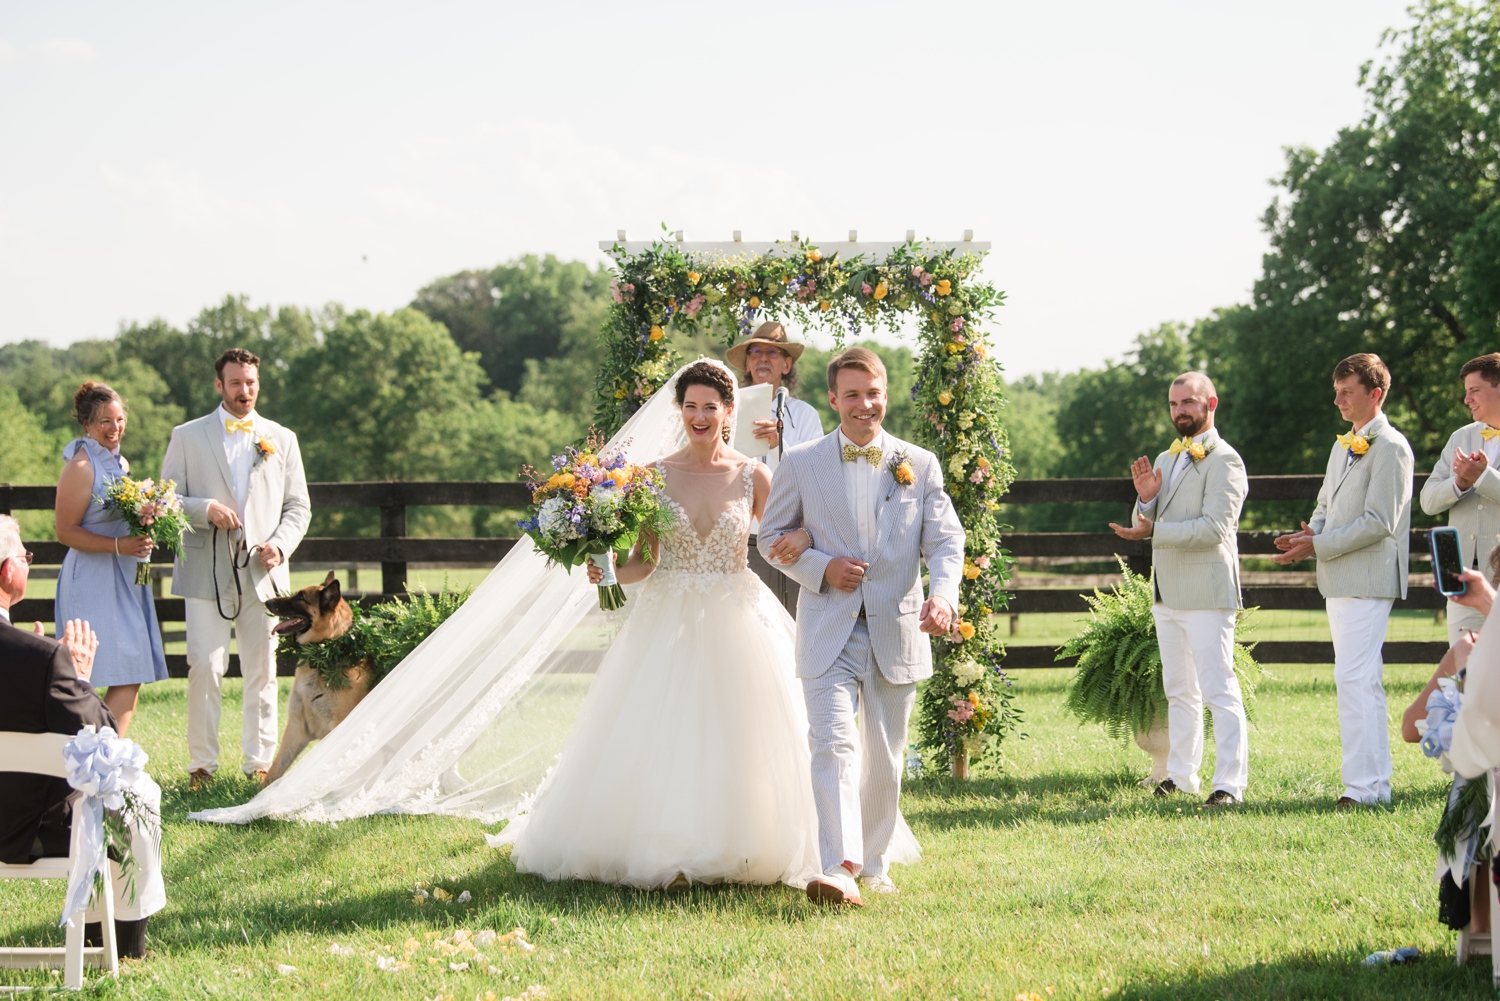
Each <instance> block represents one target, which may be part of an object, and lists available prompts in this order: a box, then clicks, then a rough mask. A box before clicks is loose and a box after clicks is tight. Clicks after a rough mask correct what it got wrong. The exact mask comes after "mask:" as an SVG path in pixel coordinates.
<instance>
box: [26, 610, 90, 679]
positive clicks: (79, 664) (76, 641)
mask: <svg viewBox="0 0 1500 1001" xmlns="http://www.w3.org/2000/svg"><path fill="white" fill-rule="evenodd" d="M41 625H42V624H41V623H40V622H38V623H37V629H38V631H40V629H41ZM58 641H59V642H60V643H62V645H63V646H64V647H66V648H67V650H68V655H69V656H71V657H72V658H73V670H74V671H75V672H76V673H77V675H78V680H79V681H87V680H89V677H90V676H91V675H92V674H93V673H94V654H95V653H97V652H98V650H99V636H98V634H97V633H95V632H94V631H93V630H92V629H90V628H89V624H88V623H87V622H85V621H83V620H82V619H69V620H68V621H67V622H66V623H64V625H63V631H62V635H61V636H60V637H58Z"/></svg>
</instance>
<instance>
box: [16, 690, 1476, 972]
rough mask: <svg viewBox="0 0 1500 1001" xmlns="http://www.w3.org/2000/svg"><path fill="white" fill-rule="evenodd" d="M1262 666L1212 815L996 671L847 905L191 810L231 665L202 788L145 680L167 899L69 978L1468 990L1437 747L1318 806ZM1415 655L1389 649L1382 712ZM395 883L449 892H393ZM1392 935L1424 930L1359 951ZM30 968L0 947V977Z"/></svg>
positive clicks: (40, 911)
mask: <svg viewBox="0 0 1500 1001" xmlns="http://www.w3.org/2000/svg"><path fill="white" fill-rule="evenodd" d="M1272 671H1273V672H1274V675H1275V677H1274V678H1272V679H1268V680H1267V681H1266V682H1265V684H1264V686H1263V687H1262V689H1261V705H1260V709H1261V712H1260V720H1261V722H1260V725H1259V728H1258V729H1255V730H1253V731H1252V733H1251V740H1252V747H1251V749H1252V757H1251V787H1250V790H1249V793H1248V800H1249V802H1248V803H1247V804H1246V805H1245V806H1243V807H1241V808H1238V809H1233V810H1229V811H1226V812H1220V813H1213V814H1209V813H1205V812H1202V811H1200V810H1199V809H1198V808H1197V807H1198V802H1199V800H1198V799H1196V798H1189V797H1186V796H1180V797H1175V798H1173V799H1170V800H1153V799H1152V798H1151V797H1150V796H1149V795H1147V794H1146V793H1145V792H1144V791H1143V790H1141V789H1139V788H1137V786H1136V784H1135V780H1136V779H1137V778H1139V777H1140V775H1142V774H1144V771H1145V765H1146V758H1145V756H1144V755H1143V754H1141V753H1140V752H1139V751H1137V750H1135V749H1134V748H1133V747H1131V748H1125V747H1122V746H1121V745H1119V744H1117V743H1113V742H1111V741H1109V740H1108V739H1107V738H1105V737H1104V735H1103V734H1102V733H1101V732H1100V731H1099V730H1098V729H1097V728H1096V727H1089V728H1083V727H1080V726H1078V725H1077V724H1076V723H1075V722H1073V721H1072V720H1071V719H1070V718H1069V717H1067V716H1065V715H1064V713H1063V711H1062V708H1061V701H1062V694H1063V691H1064V687H1065V685H1066V681H1067V672H1066V671H1060V670H1047V671H1026V672H1022V673H1021V677H1020V680H1019V681H1018V682H1017V686H1018V688H1019V689H1020V692H1021V704H1022V705H1023V706H1024V707H1025V709H1026V712H1027V722H1026V727H1025V729H1026V730H1027V731H1028V733H1029V734H1030V736H1029V737H1028V738H1027V739H1025V740H1017V741H1014V742H1012V743H1010V744H1009V745H1008V746H1007V747H1006V751H1005V761H1004V765H1003V768H999V769H997V768H994V767H992V766H985V767H982V768H981V769H980V770H979V776H978V778H976V779H975V780H974V781H971V782H968V783H960V782H956V781H954V780H951V779H948V778H944V777H932V778H927V779H922V780H918V781H914V782H912V783H910V784H909V785H908V787H907V792H906V796H905V799H904V808H905V810H906V813H907V816H908V818H910V821H911V825H912V827H913V829H914V830H915V831H916V833H917V835H918V837H919V838H920V839H921V841H922V844H923V848H924V850H925V853H926V857H925V859H924V860H923V861H922V862H921V863H920V864H918V865H915V866H912V867H909V868H908V867H898V868H897V869H896V870H895V873H894V876H895V879H896V881H897V883H898V884H899V885H900V887H901V891H902V892H901V894H900V895H899V896H896V897H891V898H873V899H871V900H870V901H869V902H868V903H867V905H866V906H865V907H864V909H863V910H860V911H828V910H819V909H815V908H813V907H812V906H811V905H809V904H808V902H807V900H806V898H805V897H804V896H803V895H802V894H800V893H798V892H796V891H794V890H792V889H790V888H787V887H756V888H733V887H717V888H706V889H698V890H692V891H689V892H687V893H684V894H681V895H674V896H667V895H665V894H661V893H640V892H635V891H623V890H618V889H614V888H610V887H605V886H598V885H592V884H576V883H574V884H548V883H545V882H543V881H541V880H539V879H537V878H534V877H531V876H522V875H518V874H517V873H516V872H515V869H514V868H513V866H512V865H511V863H510V860H509V858H508V855H507V853H506V851H505V850H502V851H493V850H491V849H489V848H487V847H486V845H485V843H484V839H483V838H482V837H481V828H480V827H479V825H477V824H475V823H473V822H469V821H463V820H454V819H448V818H439V817H371V818H368V819H364V820H360V821H355V822H346V823H343V824H340V825H338V826H337V827H325V826H317V825H297V824H282V823H273V822H260V823H257V824H255V825H252V826H250V827H245V828H238V827H229V828H224V827H216V826H211V825H199V824H191V823H188V822H186V821H185V820H184V817H185V815H186V814H187V812H188V811H189V810H191V809H198V808H202V807H206V806H210V805H216V804H223V803H232V802H238V801H241V800H243V799H245V798H248V796H249V795H250V792H251V788H250V786H249V785H248V784H246V783H244V782H242V781H240V780H239V779H238V778H237V777H236V776H237V775H238V771H239V768H238V749H237V748H238V727H239V713H238V699H239V689H238V683H237V682H234V681H231V682H227V683H226V703H227V704H226V706H225V712H224V733H223V742H224V745H225V748H226V749H227V751H228V753H227V754H226V760H225V763H224V770H223V771H222V772H221V773H220V774H221V775H222V776H225V778H222V779H221V780H220V781H219V783H218V784H217V785H215V786H214V787H212V788H211V789H210V790H208V791H205V792H203V793H189V792H187V788H186V781H185V776H184V775H183V774H182V772H183V768H184V766H185V763H186V749H185V742H184V739H183V728H184V715H185V702H184V694H185V684H186V683H185V682H182V681H169V682H163V683H161V684H158V685H154V686H148V687H147V688H146V689H145V690H144V692H143V698H142V705H141V708H140V711H139V713H138V714H137V717H136V720H137V722H136V729H135V730H134V732H133V733H132V736H134V737H135V738H137V739H138V740H139V741H140V742H141V743H142V744H143V745H144V746H145V748H146V749H147V751H149V752H150V754H151V756H152V766H151V767H152V771H153V773H154V774H155V776H156V777H157V779H158V780H159V781H160V782H161V784H162V785H163V786H164V787H165V789H166V799H165V804H164V805H165V810H166V813H167V821H168V822H167V827H166V843H165V855H166V866H167V892H168V896H169V900H170V902H169V904H168V906H167V909H166V910H165V911H163V912H162V913H161V914H159V915H157V916H156V917H155V918H153V919H152V922H151V926H150V939H149V948H150V950H151V953H150V956H149V958H147V959H146V960H144V961H141V962H129V963H126V964H125V966H124V970H123V972H122V975H121V978H120V980H119V982H118V983H117V984H109V983H104V984H102V985H100V986H97V987H95V988H94V990H96V991H97V992H98V993H99V994H101V995H108V996H111V997H144V998H195V999H197V998H256V999H261V998H306V997H362V998H363V997H369V998H401V999H409V1001H417V999H431V998H433V997H434V996H451V997H452V998H455V999H462V1001H467V999H468V998H471V997H475V996H476V995H477V996H479V997H481V998H482V997H484V996H485V992H487V991H493V992H494V995H495V996H496V997H504V996H505V995H507V994H509V995H511V996H519V995H520V994H521V993H522V991H523V990H524V989H525V988H527V987H528V986H529V985H532V984H538V985H542V986H543V987H544V988H545V991H546V996H547V997H548V998H602V997H619V998H635V997H643V998H644V997H652V998H654V997H668V998H719V999H725V998H786V997H790V998H884V997H891V998H935V999H946V998H999V999H1004V1001H1010V999H1012V998H1014V997H1016V995H1017V994H1018V993H1023V992H1034V993H1035V994H1037V995H1039V996H1040V997H1042V998H1049V997H1050V998H1104V997H1108V998H1161V999H1176V998H1204V999H1217V998H1332V997H1350V998H1356V997H1357V998H1402V999H1405V998H1417V997H1445V998H1486V997H1490V996H1492V991H1491V990H1490V988H1489V961H1488V959H1487V958H1486V959H1480V960H1478V961H1477V962H1476V963H1474V964H1473V965H1471V966H1470V967H1468V968H1465V969H1458V968H1455V967H1454V965H1453V945H1454V935H1453V933H1452V932H1449V931H1447V930H1446V929H1444V928H1443V927H1441V926H1440V925H1439V924H1438V923H1437V920H1436V911H1437V904H1436V891H1435V888H1434V887H1433V885H1432V871H1433V862H1434V854H1435V849H1434V846H1433V844H1432V839H1431V833H1432V830H1433V828H1434V825H1435V824H1436V822H1437V818H1438V812H1439V802H1440V800H1441V799H1442V797H1443V795H1444V792H1445V789H1446V784H1445V783H1444V781H1443V779H1442V776H1441V774H1440V773H1439V771H1438V769H1437V768H1436V767H1435V766H1434V765H1433V764H1432V763H1430V762H1428V761H1427V760H1426V759H1424V758H1423V757H1422V756H1421V754H1420V752H1419V751H1418V750H1417V749H1416V748H1414V747H1411V746H1408V745H1404V744H1396V745H1395V758H1396V778H1395V788H1396V798H1395V802H1394V803H1393V804H1392V805H1391V806H1390V807H1389V808H1379V809H1365V810H1360V811H1357V812H1355V813H1352V814H1341V813H1335V812H1334V811H1333V810H1332V805H1333V801H1334V799H1335V798H1336V797H1337V796H1338V794H1339V792H1340V785H1339V781H1338V765H1339V749H1338V748H1339V745H1338V734H1337V724H1336V718H1335V709H1334V692H1333V686H1332V682H1331V680H1330V676H1331V670H1330V668H1328V667H1327V666H1295V667H1293V666H1279V667H1273V668H1272ZM1428 671H1429V669H1428V668H1426V667H1422V666H1409V667H1405V666H1404V667H1389V668H1387V672H1386V678H1387V688H1388V691H1389V692H1390V696H1391V699H1390V701H1391V714H1392V717H1393V718H1395V717H1396V716H1397V715H1399V712H1400V710H1401V708H1402V707H1403V706H1404V705H1405V704H1406V703H1407V702H1408V701H1409V700H1410V699H1411V698H1412V697H1413V696H1414V694H1415V693H1416V691H1417V689H1418V688H1419V687H1420V686H1421V684H1422V682H1423V681H1424V680H1425V678H1426V676H1427V674H1428ZM288 680H289V679H283V680H282V685H283V692H282V694H283V699H284V698H285V694H286V685H287V682H288ZM1211 769H1212V766H1211V764H1210V765H1209V766H1208V769H1207V770H1206V773H1211ZM683 795H689V796H690V795H692V790H683ZM418 883H427V884H436V885H441V886H442V887H444V888H446V889H448V890H449V891H451V892H452V894H453V895H454V896H455V897H456V896H457V895H458V894H459V893H460V892H461V891H464V890H467V891H469V893H470V894H471V895H472V898H473V899H472V902H470V903H467V904H464V905H458V904H456V903H436V902H432V901H429V902H427V903H425V904H421V905H419V904H416V903H414V902H413V894H412V890H413V888H414V887H415V886H416V885H417V884H418ZM62 890H63V888H62V884H61V883H50V884H38V883H19V882H9V883H5V884H0V944H4V945H22V944H29V945H34V944H38V943H57V944H60V943H61V934H60V932H59V931H58V929H57V928H56V927H55V921H56V915H57V913H58V910H59V908H60V906H61V901H62ZM517 925H520V926H522V927H524V928H525V929H526V930H527V932H528V933H529V936H530V939H531V941H532V942H533V943H535V946H536V948H535V951H534V952H531V953H529V954H524V955H523V954H521V953H518V952H515V951H506V950H504V949H500V948H496V947H493V946H489V947H486V948H484V949H483V950H481V951H484V952H485V953H486V956H487V959H486V961H485V962H483V963H479V962H471V964H470V966H469V968H468V969H467V970H464V971H457V972H455V971H451V970H450V969H449V963H450V962H451V961H453V960H451V959H450V958H449V957H447V956H441V955H440V954H439V951H438V950H437V949H435V948H434V947H433V945H432V943H433V941H434V940H435V939H438V938H446V937H449V936H451V935H452V933H453V932H454V931H455V930H456V929H460V928H463V929H468V930H470V931H476V932H477V931H478V930H480V929H486V928H488V929H494V930H497V931H500V932H505V931H508V930H510V929H511V928H513V927H515V926H517ZM409 940H415V944H416V945H417V946H418V948H416V949H415V950H414V951H413V952H412V955H411V957H410V964H409V966H408V967H407V968H404V969H399V970H396V971H394V972H383V971H381V970H380V969H378V968H377V965H376V960H375V956H377V955H378V956H386V957H393V958H394V959H395V960H398V961H399V960H402V959H403V958H404V957H405V956H406V953H407V951H408V949H407V943H408V941H409ZM335 944H337V946H339V947H341V948H343V949H352V950H353V954H351V955H339V954H337V953H334V952H331V951H330V949H331V948H332V947H333V946H334V945H335ZM1403 945H1416V946H1419V947H1420V948H1421V949H1422V952H1423V953H1424V957H1425V958H1424V959H1423V960H1422V961H1421V962H1420V963H1417V964H1415V965H1413V966H1410V967H1386V968H1365V967H1361V966H1360V965H1359V961H1360V960H1361V959H1362V958H1363V957H1364V956H1365V955H1366V954H1368V953H1370V952H1373V951H1375V950H1377V949H1388V948H1395V947H1397V946H1403ZM458 958H462V957H458ZM429 959H431V960H436V962H429ZM491 965H493V967H494V972H490V970H489V969H488V968H489V967H490V966H491ZM279 966H285V967H295V971H291V972H280V971H279V970H278V967H279ZM56 982H57V981H55V980H52V979H51V978H49V977H47V976H46V975H45V974H39V973H33V972H20V971H0V983H3V984H34V985H46V984H49V983H56Z"/></svg>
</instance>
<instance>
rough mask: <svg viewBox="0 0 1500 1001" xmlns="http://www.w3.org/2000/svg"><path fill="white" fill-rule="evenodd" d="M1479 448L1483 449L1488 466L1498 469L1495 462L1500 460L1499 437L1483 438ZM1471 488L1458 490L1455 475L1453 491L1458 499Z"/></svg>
mask: <svg viewBox="0 0 1500 1001" xmlns="http://www.w3.org/2000/svg"><path fill="white" fill-rule="evenodd" d="M1481 448H1482V450H1483V451H1484V457H1485V459H1486V460H1487V461H1488V462H1489V464H1490V466H1491V467H1492V468H1495V469H1500V465H1497V462H1500V438H1486V439H1484V444H1483V445H1482V446H1481ZM1473 489H1474V488H1473V487H1470V488H1469V490H1460V489H1459V488H1458V479H1457V478H1456V477H1455V478H1454V480H1453V492H1454V494H1456V495H1457V496H1458V498H1459V499H1460V500H1462V499H1463V498H1465V497H1467V496H1468V495H1469V491H1470V490H1473Z"/></svg>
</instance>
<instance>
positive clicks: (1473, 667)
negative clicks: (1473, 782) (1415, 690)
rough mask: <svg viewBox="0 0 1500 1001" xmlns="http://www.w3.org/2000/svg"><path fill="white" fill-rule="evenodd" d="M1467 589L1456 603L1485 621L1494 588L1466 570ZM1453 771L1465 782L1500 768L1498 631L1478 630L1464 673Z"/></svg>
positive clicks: (1452, 749) (1451, 753)
mask: <svg viewBox="0 0 1500 1001" xmlns="http://www.w3.org/2000/svg"><path fill="white" fill-rule="evenodd" d="M1463 581H1464V583H1465V584H1467V585H1468V590H1467V591H1466V592H1465V593H1464V594H1461V595H1458V600H1459V601H1461V602H1462V603H1463V604H1464V605H1467V606H1468V607H1469V608H1472V609H1474V611H1476V612H1478V613H1479V614H1480V615H1481V616H1483V617H1484V618H1485V620H1486V622H1488V619H1489V614H1490V611H1491V610H1492V609H1493V608H1494V605H1495V588H1494V587H1493V586H1491V585H1490V582H1489V581H1487V580H1485V579H1484V577H1483V575H1481V574H1480V573H1479V572H1478V571H1477V570H1465V571H1464V574H1463ZM1448 760H1449V762H1451V763H1452V765H1453V770H1454V771H1455V772H1457V773H1458V774H1459V775H1462V776H1463V777H1464V778H1466V779H1473V778H1478V777H1479V776H1481V775H1483V774H1484V773H1485V772H1486V771H1489V770H1490V769H1492V768H1500V628H1497V629H1488V628H1485V629H1480V631H1479V633H1478V637H1477V638H1476V639H1475V641H1474V649H1473V650H1472V651H1471V652H1470V654H1469V662H1468V666H1467V668H1466V669H1465V671H1464V697H1463V704H1462V705H1461V706H1460V708H1459V710H1458V718H1457V719H1456V720H1455V721H1454V723H1453V743H1452V746H1451V747H1449V749H1448Z"/></svg>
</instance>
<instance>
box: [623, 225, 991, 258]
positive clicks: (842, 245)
mask: <svg viewBox="0 0 1500 1001" xmlns="http://www.w3.org/2000/svg"><path fill="white" fill-rule="evenodd" d="M916 236H917V231H916V230H914V229H909V230H907V231H906V239H905V240H902V241H899V242H894V243H882V242H878V241H876V242H871V241H866V242H863V243H861V242H860V240H859V231H858V230H853V229H851V230H850V231H849V239H848V240H828V241H826V242H816V241H815V246H817V248H818V249H819V250H821V251H822V252H824V253H825V254H831V253H835V252H837V253H839V254H842V255H844V257H845V258H846V259H847V258H850V257H854V256H856V255H863V256H864V258H865V260H867V261H871V262H874V263H877V264H878V263H880V262H881V261H883V260H885V259H886V257H888V256H889V255H890V253H891V251H893V250H895V249H896V248H897V247H904V246H906V245H907V244H909V243H916V242H918V241H917V239H916ZM801 239H802V234H801V233H800V232H798V231H797V230H795V229H794V230H792V238H791V239H790V240H774V241H771V242H763V241H745V240H741V239H740V231H739V230H735V231H734V239H732V240H726V241H698V240H693V241H688V240H684V239H683V234H682V230H680V229H679V230H677V231H676V232H674V233H672V234H671V235H670V236H667V237H665V238H658V239H655V240H630V239H627V238H626V235H625V231H624V230H623V229H622V230H619V231H618V232H617V233H616V234H615V238H614V239H613V240H600V241H599V249H600V250H603V251H613V250H614V249H615V248H617V247H618V248H620V249H621V250H623V251H625V253H626V254H632V255H633V254H639V253H641V252H642V251H644V250H650V249H651V247H652V246H653V245H655V244H657V243H668V244H670V245H671V246H673V247H676V248H677V249H678V250H680V251H682V252H683V253H684V254H687V255H689V256H692V257H697V258H700V259H709V260H711V259H714V258H720V257H738V256H740V255H750V256H755V257H759V256H761V255H773V254H790V253H800V252H801V251H800V250H799V249H798V245H799V242H800V241H801ZM920 246H921V247H922V248H923V249H924V250H927V251H932V252H937V253H941V252H943V251H946V250H953V251H955V252H956V253H959V254H983V253H986V252H988V251H989V249H990V244H989V242H988V241H982V240H975V239H974V231H973V230H972V229H966V230H964V235H963V239H962V240H958V241H953V242H942V241H936V240H922V241H920Z"/></svg>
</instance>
